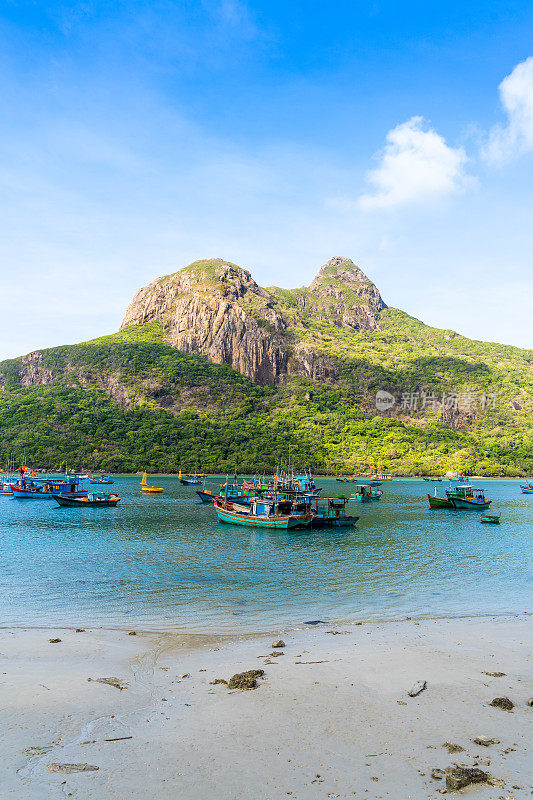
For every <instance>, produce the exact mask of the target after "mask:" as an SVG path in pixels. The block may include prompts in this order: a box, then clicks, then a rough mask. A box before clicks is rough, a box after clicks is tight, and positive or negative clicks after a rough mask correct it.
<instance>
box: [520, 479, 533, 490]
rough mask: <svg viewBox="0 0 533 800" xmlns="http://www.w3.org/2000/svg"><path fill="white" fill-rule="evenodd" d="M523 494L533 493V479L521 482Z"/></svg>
mask: <svg viewBox="0 0 533 800" xmlns="http://www.w3.org/2000/svg"><path fill="white" fill-rule="evenodd" d="M520 489H521V490H522V494H533V481H531V480H529V479H527V480H526V482H525V483H521V484H520Z"/></svg>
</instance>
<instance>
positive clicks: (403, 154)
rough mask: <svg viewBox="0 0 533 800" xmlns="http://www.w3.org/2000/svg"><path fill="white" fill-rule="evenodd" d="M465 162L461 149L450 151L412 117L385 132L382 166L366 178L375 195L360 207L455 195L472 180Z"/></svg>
mask: <svg viewBox="0 0 533 800" xmlns="http://www.w3.org/2000/svg"><path fill="white" fill-rule="evenodd" d="M466 161H467V157H466V153H465V151H464V150H463V148H462V147H458V148H453V147H450V146H449V145H447V144H446V141H445V140H444V138H443V137H442V136H440V135H439V134H438V133H437V132H436V131H434V130H433V129H432V128H425V127H424V120H423V118H422V117H411V119H410V120H408V121H407V122H403V123H402V124H401V125H397V126H396V127H395V128H393V129H392V130H391V131H389V132H388V134H387V144H386V145H385V148H384V150H383V152H382V153H381V163H380V165H379V166H378V167H377V168H376V169H374V170H371V171H370V172H368V173H367V176H366V177H367V181H368V182H369V183H370V184H372V185H373V186H374V192H373V193H372V194H364V195H362V196H361V197H360V198H359V207H360V208H362V209H363V210H365V211H368V210H372V209H376V208H390V207H393V206H399V205H403V204H405V203H413V202H423V201H425V200H430V199H433V198H436V197H439V196H442V195H446V194H450V193H451V192H455V191H457V190H459V189H461V188H463V187H464V186H465V184H466V183H468V182H469V181H470V180H471V179H469V178H468V177H467V176H466V175H465V173H464V166H465V163H466Z"/></svg>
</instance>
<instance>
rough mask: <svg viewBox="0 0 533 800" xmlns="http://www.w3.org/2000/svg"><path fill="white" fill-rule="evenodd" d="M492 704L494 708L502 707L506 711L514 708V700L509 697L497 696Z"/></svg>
mask: <svg viewBox="0 0 533 800" xmlns="http://www.w3.org/2000/svg"><path fill="white" fill-rule="evenodd" d="M490 705H491V706H494V708H502V709H503V710H504V711H512V710H513V708H514V703H513V701H512V700H509V698H508V697H495V698H494V700H493V701H492V702H491V703H490Z"/></svg>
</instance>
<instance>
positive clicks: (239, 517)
mask: <svg viewBox="0 0 533 800" xmlns="http://www.w3.org/2000/svg"><path fill="white" fill-rule="evenodd" d="M215 508H216V512H217V515H218V520H219V522H223V523H225V524H227V525H243V526H245V527H248V528H278V529H281V530H289V529H291V528H301V527H307V525H309V524H310V522H311V520H312V518H313V515H312V514H300V515H293V516H289V515H287V516H280V517H260V516H252V515H251V514H239V513H237V512H236V511H230V510H229V509H225V508H220V507H219V506H216V505H215Z"/></svg>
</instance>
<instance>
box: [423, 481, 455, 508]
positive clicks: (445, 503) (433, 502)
mask: <svg viewBox="0 0 533 800" xmlns="http://www.w3.org/2000/svg"><path fill="white" fill-rule="evenodd" d="M428 500H429V507H430V508H453V506H452V504H451V502H450V500H448V498H447V497H437V487H436V486H435V494H434V495H430V494H428Z"/></svg>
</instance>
